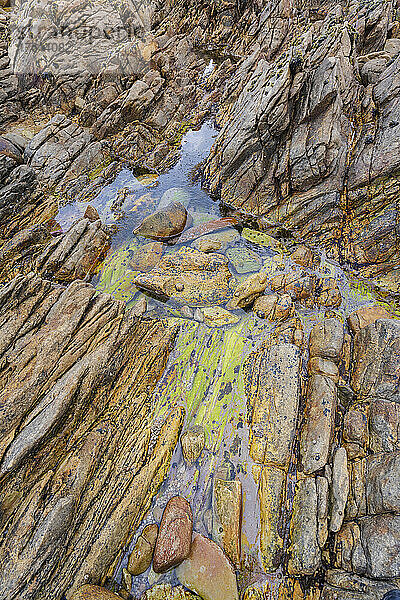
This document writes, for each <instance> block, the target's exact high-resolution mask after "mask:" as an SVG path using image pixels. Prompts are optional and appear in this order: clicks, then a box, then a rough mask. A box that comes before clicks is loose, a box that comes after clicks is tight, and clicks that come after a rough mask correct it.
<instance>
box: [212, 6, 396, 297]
mask: <svg viewBox="0 0 400 600" xmlns="http://www.w3.org/2000/svg"><path fill="white" fill-rule="evenodd" d="M270 4H271V3H267V5H268V6H266V7H265V11H266V12H267V11H268V9H269V8H270V6H269V5H270ZM276 4H277V10H279V9H280V15H283V14H285V15H286V22H287V25H288V28H289V32H290V33H289V34H288V35H287V36H286V37H285V38H284V40H282V43H281V45H280V47H279V50H278V51H277V53H276V55H274V56H273V59H271V54H270V53H269V52H268V51H265V50H264V48H258V46H257V44H254V49H255V51H254V52H253V54H252V55H251V57H249V59H248V60H247V61H246V62H244V63H242V65H241V66H240V68H239V69H238V75H237V76H236V77H233V78H231V79H230V81H228V82H227V84H226V91H225V96H224V98H225V104H222V106H221V108H220V113H219V119H220V122H221V123H222V125H223V127H222V130H221V132H220V134H219V136H218V139H217V141H216V144H215V146H214V148H213V150H212V152H211V155H210V158H209V160H208V165H207V169H206V176H207V177H208V178H209V180H210V188H211V190H212V191H213V192H214V193H215V194H216V195H218V197H220V198H221V199H222V201H223V202H225V203H226V204H228V205H233V206H235V207H239V208H241V209H242V210H243V211H244V212H246V213H251V214H254V215H258V216H260V217H262V219H261V220H260V224H261V226H264V227H266V228H268V227H271V226H273V225H274V223H276V222H278V223H280V224H282V225H283V226H284V227H286V228H287V229H290V230H292V232H293V233H294V234H295V235H297V236H299V237H300V236H301V237H303V238H308V239H309V240H312V241H314V242H318V243H319V244H321V245H324V246H325V247H326V248H328V249H329V250H330V251H331V253H332V254H333V255H334V256H337V257H339V258H341V259H344V260H346V261H348V262H349V263H350V264H352V266H353V267H355V268H358V269H361V270H362V272H363V273H364V274H365V275H367V276H375V277H376V276H378V275H379V276H380V277H381V279H380V282H381V285H382V286H384V287H386V288H388V289H391V290H394V291H396V290H397V284H396V280H395V278H394V276H393V275H391V274H390V273H391V272H392V271H393V269H394V267H396V266H397V265H398V263H399V258H400V257H399V248H398V242H397V233H396V229H395V228H394V227H392V223H395V222H397V205H396V201H395V196H396V194H397V193H398V184H397V171H398V158H397V157H398V151H397V144H398V141H397V140H398V134H397V128H398V127H399V109H398V96H397V91H396V90H397V83H396V82H397V79H396V77H397V76H396V73H397V71H398V62H399V57H398V54H399V52H400V41H399V39H398V35H399V28H398V26H397V23H398V21H395V19H396V7H397V5H396V3H395V2H392V1H390V2H385V3H384V4H382V3H380V2H375V1H374V2H369V3H366V2H362V1H357V0H354V1H353V2H350V3H349V4H348V5H345V4H344V3H333V2H332V3H324V2H315V3H313V6H312V7H310V8H308V7H304V6H300V3H297V2H294V1H288V2H286V3H285V8H286V12H285V11H284V10H282V7H280V6H279V8H278V5H279V4H282V3H276ZM262 14H263V13H261V15H262ZM260 20H261V16H260ZM310 21H311V22H310ZM239 73H240V75H241V79H242V81H241V82H240V80H239Z"/></svg>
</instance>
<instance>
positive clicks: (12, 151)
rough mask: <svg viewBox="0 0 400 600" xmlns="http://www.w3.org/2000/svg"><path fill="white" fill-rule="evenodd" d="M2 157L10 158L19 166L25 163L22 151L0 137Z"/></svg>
mask: <svg viewBox="0 0 400 600" xmlns="http://www.w3.org/2000/svg"><path fill="white" fill-rule="evenodd" d="M0 156H8V157H9V158H12V159H13V160H15V161H16V162H17V163H18V164H21V163H22V162H23V160H22V153H21V151H20V149H19V148H18V147H17V146H15V144H13V143H12V142H11V141H10V140H8V139H6V138H4V137H2V136H0Z"/></svg>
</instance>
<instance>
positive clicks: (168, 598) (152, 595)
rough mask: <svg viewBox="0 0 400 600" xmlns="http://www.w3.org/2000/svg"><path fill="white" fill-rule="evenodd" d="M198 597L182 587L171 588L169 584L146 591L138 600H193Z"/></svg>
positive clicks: (158, 585) (162, 584)
mask: <svg viewBox="0 0 400 600" xmlns="http://www.w3.org/2000/svg"><path fill="white" fill-rule="evenodd" d="M196 598H197V599H198V598H199V596H196V595H195V594H192V593H191V592H189V591H188V590H186V589H185V588H183V587H182V586H180V585H178V586H175V587H172V586H171V584H170V583H159V584H157V585H154V586H153V587H152V588H150V589H149V590H147V591H146V592H145V593H144V594H143V595H142V596H140V600H195V599H196Z"/></svg>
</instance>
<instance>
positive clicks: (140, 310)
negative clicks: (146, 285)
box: [131, 296, 147, 317]
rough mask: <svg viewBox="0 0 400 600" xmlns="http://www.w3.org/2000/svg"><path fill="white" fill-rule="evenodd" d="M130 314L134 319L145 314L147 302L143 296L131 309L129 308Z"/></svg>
mask: <svg viewBox="0 0 400 600" xmlns="http://www.w3.org/2000/svg"><path fill="white" fill-rule="evenodd" d="M131 311H132V314H134V315H135V316H136V317H141V316H142V315H144V314H145V312H147V300H146V297H145V296H141V297H140V298H139V300H137V301H136V303H135V305H134V306H133V308H131Z"/></svg>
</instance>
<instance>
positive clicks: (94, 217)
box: [83, 205, 100, 223]
mask: <svg viewBox="0 0 400 600" xmlns="http://www.w3.org/2000/svg"><path fill="white" fill-rule="evenodd" d="M83 218H84V219H89V221H91V222H92V223H93V222H94V221H98V220H99V219H100V217H99V213H98V212H97V210H96V209H95V208H93V206H90V205H89V206H88V207H87V209H86V210H85V214H84V215H83Z"/></svg>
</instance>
